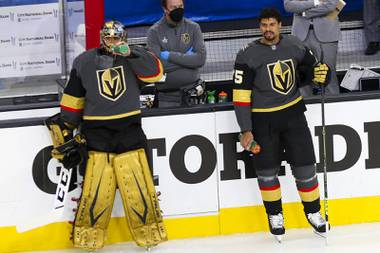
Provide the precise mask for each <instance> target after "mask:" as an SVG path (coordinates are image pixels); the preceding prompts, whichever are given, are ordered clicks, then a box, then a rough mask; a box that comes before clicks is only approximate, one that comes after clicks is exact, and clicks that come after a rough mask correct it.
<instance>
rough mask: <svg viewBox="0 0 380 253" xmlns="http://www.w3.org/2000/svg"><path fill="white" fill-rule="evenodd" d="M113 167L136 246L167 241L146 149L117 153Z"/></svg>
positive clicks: (152, 244)
mask: <svg viewBox="0 0 380 253" xmlns="http://www.w3.org/2000/svg"><path fill="white" fill-rule="evenodd" d="M114 168H115V173H116V180H117V185H118V187H119V190H120V194H121V197H122V199H123V205H124V210H125V212H126V216H127V221H128V224H129V228H130V230H131V234H132V236H133V238H134V240H135V241H136V243H137V245H139V246H141V247H151V246H155V245H157V244H159V243H160V242H163V241H166V240H167V234H166V229H165V227H164V224H163V219H162V215H161V210H160V207H159V204H158V199H157V195H156V190H155V188H154V185H153V180H152V176H151V172H150V170H149V165H148V161H147V158H146V154H145V151H144V149H139V150H135V151H130V152H126V153H123V154H120V155H117V156H116V157H115V158H114Z"/></svg>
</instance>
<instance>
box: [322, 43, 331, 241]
mask: <svg viewBox="0 0 380 253" xmlns="http://www.w3.org/2000/svg"><path fill="white" fill-rule="evenodd" d="M320 50H321V59H320V61H321V62H322V63H323V58H324V55H323V48H322V45H321V44H320ZM325 95H326V90H325V85H322V86H321V111H322V115H321V116H322V145H323V146H322V147H323V195H324V197H323V207H324V210H325V220H326V244H327V243H328V233H329V230H330V226H329V205H328V201H329V196H328V191H327V151H326V123H325Z"/></svg>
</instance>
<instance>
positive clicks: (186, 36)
mask: <svg viewBox="0 0 380 253" xmlns="http://www.w3.org/2000/svg"><path fill="white" fill-rule="evenodd" d="M181 40H182V42H183V43H185V44H189V43H190V35H189V34H188V33H182V34H181Z"/></svg>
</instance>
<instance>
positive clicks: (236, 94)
mask: <svg viewBox="0 0 380 253" xmlns="http://www.w3.org/2000/svg"><path fill="white" fill-rule="evenodd" d="M251 94H252V90H240V89H233V91H232V96H233V101H234V102H241V103H250V102H251Z"/></svg>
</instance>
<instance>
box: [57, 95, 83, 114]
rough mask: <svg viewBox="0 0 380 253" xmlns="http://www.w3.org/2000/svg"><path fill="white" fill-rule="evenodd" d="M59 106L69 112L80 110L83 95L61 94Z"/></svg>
mask: <svg viewBox="0 0 380 253" xmlns="http://www.w3.org/2000/svg"><path fill="white" fill-rule="evenodd" d="M61 108H62V109H63V110H66V111H70V112H81V111H83V108H84V97H80V98H78V97H74V96H71V95H68V94H63V96H62V99H61Z"/></svg>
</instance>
